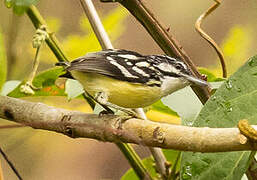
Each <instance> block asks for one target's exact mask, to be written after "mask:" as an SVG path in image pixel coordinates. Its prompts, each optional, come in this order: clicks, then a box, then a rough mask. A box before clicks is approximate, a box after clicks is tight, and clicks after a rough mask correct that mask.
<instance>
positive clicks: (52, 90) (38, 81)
mask: <svg viewBox="0 0 257 180" xmlns="http://www.w3.org/2000/svg"><path fill="white" fill-rule="evenodd" d="M64 73H65V71H64V70H63V68H60V67H57V68H52V69H49V70H47V71H44V72H41V73H39V74H38V75H37V76H36V77H35V78H34V80H33V85H34V86H36V87H39V90H35V91H34V92H35V94H33V95H31V94H25V93H23V92H21V91H20V87H21V85H23V84H24V82H23V83H21V84H20V85H19V86H18V87H16V88H15V89H14V90H13V91H12V92H10V93H9V94H8V96H11V97H16V98H21V97H28V96H66V94H65V93H64V86H56V84H55V82H56V79H57V78H58V77H59V76H60V75H62V74H64Z"/></svg>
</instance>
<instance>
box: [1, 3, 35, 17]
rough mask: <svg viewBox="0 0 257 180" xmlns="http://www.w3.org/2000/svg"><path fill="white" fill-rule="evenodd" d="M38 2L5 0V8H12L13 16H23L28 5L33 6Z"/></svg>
mask: <svg viewBox="0 0 257 180" xmlns="http://www.w3.org/2000/svg"><path fill="white" fill-rule="evenodd" d="M37 2H38V0H5V1H4V3H5V6H6V7H7V8H13V12H14V13H15V14H18V15H21V14H23V13H24V12H25V11H26V10H27V8H28V7H29V6H30V5H35V4H36V3H37Z"/></svg>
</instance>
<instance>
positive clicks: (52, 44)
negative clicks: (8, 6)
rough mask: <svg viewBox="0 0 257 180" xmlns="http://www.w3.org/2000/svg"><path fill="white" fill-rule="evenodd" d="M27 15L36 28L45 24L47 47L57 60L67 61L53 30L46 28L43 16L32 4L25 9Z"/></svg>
mask: <svg viewBox="0 0 257 180" xmlns="http://www.w3.org/2000/svg"><path fill="white" fill-rule="evenodd" d="M26 13H27V15H28V17H29V18H30V20H31V21H32V23H33V25H34V27H35V28H36V29H38V28H40V26H42V25H45V27H46V32H47V33H48V35H49V38H47V39H46V40H45V41H46V43H47V45H48V46H49V48H50V49H51V50H52V52H53V53H54V55H55V56H56V58H57V59H58V61H68V59H67V56H66V55H65V54H64V51H63V50H62V49H61V45H60V43H59V41H58V40H57V38H56V36H55V35H54V33H53V32H51V31H50V30H49V28H47V24H46V22H45V20H44V18H43V17H42V16H41V14H40V13H39V11H38V10H37V8H36V7H35V6H34V5H31V6H29V8H28V10H27V11H26Z"/></svg>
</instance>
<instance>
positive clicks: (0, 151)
mask: <svg viewBox="0 0 257 180" xmlns="http://www.w3.org/2000/svg"><path fill="white" fill-rule="evenodd" d="M0 154H2V156H3V158H4V160H5V161H6V162H7V164H8V165H9V166H10V168H11V169H12V170H13V172H14V174H15V175H16V176H17V178H18V179H19V180H22V177H21V175H20V174H19V172H18V171H17V169H16V168H15V166H14V165H13V163H12V162H11V161H10V160H9V158H8V157H7V155H6V154H5V153H4V151H3V150H2V148H1V147H0Z"/></svg>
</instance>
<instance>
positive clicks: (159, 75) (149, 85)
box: [56, 49, 208, 115]
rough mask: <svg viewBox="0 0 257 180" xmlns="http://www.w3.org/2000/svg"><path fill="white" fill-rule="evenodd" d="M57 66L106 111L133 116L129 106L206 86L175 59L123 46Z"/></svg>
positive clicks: (132, 107)
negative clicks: (181, 90)
mask: <svg viewBox="0 0 257 180" xmlns="http://www.w3.org/2000/svg"><path fill="white" fill-rule="evenodd" d="M56 65H57V66H63V67H64V69H65V70H66V71H67V72H68V73H69V74H70V75H71V76H72V77H73V78H74V79H76V80H78V81H79V82H80V83H81V84H82V86H83V88H84V90H85V92H86V93H87V94H88V95H89V96H90V97H91V98H93V99H94V100H95V101H96V102H98V103H99V104H100V105H102V106H103V107H105V109H106V110H107V111H108V112H111V110H110V108H109V107H111V108H114V109H117V110H121V111H124V112H126V113H127V114H129V115H134V111H133V112H131V111H132V110H130V109H134V108H144V107H147V106H149V105H151V104H153V103H154V102H156V101H158V100H159V99H161V98H162V97H165V96H167V95H169V94H171V93H173V92H175V91H177V90H179V89H182V88H184V87H186V86H188V85H191V84H194V85H197V86H208V83H207V82H206V81H204V80H202V79H199V78H196V77H194V76H193V75H192V73H191V71H190V68H189V67H188V66H187V65H186V64H185V63H184V62H183V61H181V60H180V59H178V58H173V57H170V56H167V55H141V54H139V53H137V52H134V51H129V50H124V49H106V50H102V51H98V52H90V53H87V54H86V55H85V56H81V57H79V58H77V59H75V60H73V61H71V62H67V61H64V62H58V63H56Z"/></svg>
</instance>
